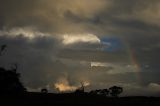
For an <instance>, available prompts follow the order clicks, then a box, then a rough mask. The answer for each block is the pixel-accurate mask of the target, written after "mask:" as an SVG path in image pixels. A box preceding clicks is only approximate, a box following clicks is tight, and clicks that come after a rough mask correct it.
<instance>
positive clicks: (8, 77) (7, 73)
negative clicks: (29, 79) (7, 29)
mask: <svg viewBox="0 0 160 106" xmlns="http://www.w3.org/2000/svg"><path fill="white" fill-rule="evenodd" d="M6 47H7V46H6V45H2V46H0V56H1V55H2V52H3V51H4V50H5V48H6ZM17 67H18V66H17V64H15V67H13V68H12V69H9V70H6V69H5V68H3V67H0V84H1V86H0V92H1V93H22V92H25V91H26V88H25V87H24V86H23V85H22V83H21V82H20V74H19V73H17Z"/></svg>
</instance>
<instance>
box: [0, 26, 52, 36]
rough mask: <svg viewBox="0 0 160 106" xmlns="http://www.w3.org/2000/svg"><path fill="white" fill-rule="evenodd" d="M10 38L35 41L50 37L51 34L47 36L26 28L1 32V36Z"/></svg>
mask: <svg viewBox="0 0 160 106" xmlns="http://www.w3.org/2000/svg"><path fill="white" fill-rule="evenodd" d="M4 35H5V36H9V37H16V36H20V35H21V36H24V37H26V38H30V39H33V38H35V37H38V36H41V37H42V36H49V34H45V33H42V32H39V31H36V30H35V29H34V28H30V27H24V28H13V29H10V30H0V36H4Z"/></svg>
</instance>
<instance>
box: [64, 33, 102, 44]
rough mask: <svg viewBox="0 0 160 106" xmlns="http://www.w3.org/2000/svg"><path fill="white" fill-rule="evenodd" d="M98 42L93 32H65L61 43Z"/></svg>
mask: <svg viewBox="0 0 160 106" xmlns="http://www.w3.org/2000/svg"><path fill="white" fill-rule="evenodd" d="M80 42H82V43H100V39H99V38H98V37H97V36H96V35H93V34H75V35H74V34H65V35H63V41H62V43H63V44H64V45H70V44H75V43H80Z"/></svg>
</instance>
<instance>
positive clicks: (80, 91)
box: [75, 82, 84, 94]
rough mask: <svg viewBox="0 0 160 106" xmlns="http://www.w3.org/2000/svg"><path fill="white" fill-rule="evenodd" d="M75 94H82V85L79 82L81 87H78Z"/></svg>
mask: <svg viewBox="0 0 160 106" xmlns="http://www.w3.org/2000/svg"><path fill="white" fill-rule="evenodd" d="M75 93H79V94H80V93H81V94H82V93H84V84H83V83H82V82H81V87H79V88H78V89H77V90H76V91H75Z"/></svg>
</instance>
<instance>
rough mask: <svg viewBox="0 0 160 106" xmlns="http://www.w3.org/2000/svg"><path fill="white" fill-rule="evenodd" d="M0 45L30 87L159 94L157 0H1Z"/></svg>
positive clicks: (4, 62)
mask: <svg viewBox="0 0 160 106" xmlns="http://www.w3.org/2000/svg"><path fill="white" fill-rule="evenodd" d="M3 44H6V45H7V49H5V51H4V52H3V55H2V56H1V57H0V66H1V67H5V68H12V67H13V66H14V64H18V72H19V73H20V74H21V81H22V82H23V84H24V85H25V87H26V88H27V90H28V91H36V92H39V91H40V89H41V88H47V89H48V90H49V92H65V91H73V90H75V89H77V88H78V87H79V86H81V82H83V83H84V85H85V91H90V90H95V89H104V88H109V87H111V86H113V85H117V86H121V87H123V89H124V92H123V94H122V95H125V96H126V95H127V96H129V95H145V96H160V77H159V75H160V65H159V63H160V57H159V54H160V1H159V0H0V45H3Z"/></svg>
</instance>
